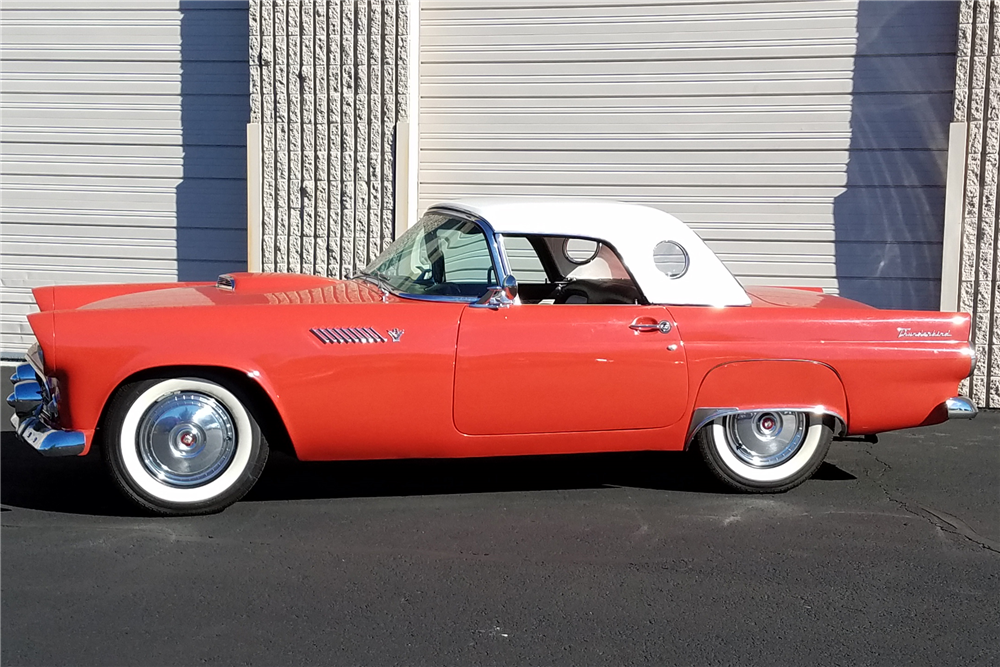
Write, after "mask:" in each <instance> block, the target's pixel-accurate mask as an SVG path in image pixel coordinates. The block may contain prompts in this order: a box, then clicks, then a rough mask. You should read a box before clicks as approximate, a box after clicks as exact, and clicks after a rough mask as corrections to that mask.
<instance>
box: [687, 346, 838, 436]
mask: <svg viewBox="0 0 1000 667" xmlns="http://www.w3.org/2000/svg"><path fill="white" fill-rule="evenodd" d="M778 409H786V410H801V411H803V412H806V411H807V412H812V413H815V414H825V415H830V416H832V417H834V418H835V419H836V420H837V421H838V422H839V424H838V425H837V428H836V429H835V432H836V431H845V432H846V429H847V423H848V422H847V417H848V414H847V394H846V393H845V391H844V385H843V383H842V382H841V380H840V377H839V376H838V375H837V373H836V371H834V370H833V369H832V368H831V367H829V366H827V365H826V364H822V363H819V362H816V361H805V360H764V359H761V360H750V361H734V362H731V363H727V364H722V365H720V366H716V367H715V368H713V369H712V370H711V371H709V372H708V373H707V374H706V375H705V378H704V379H703V380H702V383H701V387H699V389H698V397H697V398H696V399H695V404H694V411H693V412H692V416H691V423H690V425H689V427H688V437H687V442H688V443H690V442H691V439H692V438H694V436H695V434H696V433H697V432H698V430H699V429H700V428H701V427H702V426H704V425H705V424H707V423H709V422H710V421H712V420H713V419H716V418H718V417H721V416H722V415H725V414H732V413H734V412H743V411H751V410H778Z"/></svg>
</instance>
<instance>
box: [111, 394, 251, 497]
mask: <svg viewBox="0 0 1000 667" xmlns="http://www.w3.org/2000/svg"><path fill="white" fill-rule="evenodd" d="M267 453H268V447H267V442H266V441H265V440H264V438H263V436H262V434H261V430H260V427H259V426H258V424H257V421H256V420H255V419H254V417H253V414H252V413H251V412H250V410H249V409H248V408H247V407H246V402H245V401H244V400H241V398H240V397H239V396H238V395H237V393H234V392H233V391H230V390H229V389H227V388H226V387H224V386H222V385H221V384H218V383H216V382H212V381H211V380H207V379H204V378H196V377H184V378H161V379H156V380H144V381H140V382H135V383H132V384H129V385H125V386H123V387H121V388H120V389H119V391H118V392H117V393H116V395H115V397H114V399H113V400H112V404H111V407H110V410H109V412H108V419H107V422H106V428H105V441H104V457H105V460H106V462H107V464H108V468H109V469H110V471H111V474H112V476H113V477H114V479H115V481H116V482H117V483H118V485H119V486H120V487H121V488H122V490H123V491H124V492H125V494H126V495H127V496H128V497H129V498H131V499H132V500H133V501H135V502H136V503H138V504H139V505H141V506H142V507H144V508H146V509H148V510H151V511H153V512H156V513H158V514H171V515H184V514H208V513H211V512H218V511H220V510H222V509H225V508H226V507H228V506H229V505H231V504H233V503H234V502H236V501H237V500H239V499H240V498H242V497H243V496H244V495H245V494H246V493H247V491H249V490H250V488H251V487H252V486H253V485H254V483H255V482H256V481H257V478H258V477H260V474H261V472H262V471H263V469H264V463H265V462H266V461H267Z"/></svg>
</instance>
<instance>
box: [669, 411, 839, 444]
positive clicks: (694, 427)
mask: <svg viewBox="0 0 1000 667" xmlns="http://www.w3.org/2000/svg"><path fill="white" fill-rule="evenodd" d="M762 411H768V412H772V411H773V412H805V413H809V414H814V415H827V416H829V417H833V418H834V419H836V420H837V426H836V428H834V430H833V432H834V435H836V434H838V433H844V432H846V431H847V420H846V419H844V417H843V416H842V415H840V414H838V413H836V412H834V411H833V410H828V409H827V408H825V407H823V406H822V405H817V406H816V407H814V408H789V407H767V408H758V409H754V410H747V409H744V408H697V409H696V410H695V411H694V413H692V415H691V425H690V426H689V427H688V432H687V439H685V440H684V448H685V449H687V448H688V446H689V445H690V444H691V441H692V440H694V436H696V435H697V434H698V431H700V430H701V429H702V428H703V427H704V426H705V425H706V424H709V423H711V422H713V421H715V420H716V419H718V418H719V417H725V416H726V415H735V414H737V413H740V412H762Z"/></svg>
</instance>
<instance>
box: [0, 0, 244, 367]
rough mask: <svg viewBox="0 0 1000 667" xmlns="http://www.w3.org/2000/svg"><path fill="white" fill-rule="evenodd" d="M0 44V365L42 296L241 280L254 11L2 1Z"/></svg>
mask: <svg viewBox="0 0 1000 667" xmlns="http://www.w3.org/2000/svg"><path fill="white" fill-rule="evenodd" d="M2 31H3V33H2V52H0V53H2V75H0V77H2V78H0V82H2V86H3V100H2V114H3V115H2V132H3V134H2V141H3V146H2V149H3V171H2V179H3V182H2V191H0V195H2V202H0V205H2V208H0V216H2V224H3V247H2V250H0V252H2V276H0V279H2V288H0V299H2V311H3V313H2V319H0V334H2V338H0V350H2V351H3V353H5V354H12V353H17V352H20V351H23V350H24V349H25V348H26V347H27V345H28V344H29V343H30V342H31V340H32V338H31V333H30V330H29V329H28V327H27V323H26V322H25V319H24V316H25V314H26V313H28V312H30V311H31V310H32V309H33V302H32V299H31V294H30V292H29V289H30V288H31V287H34V286H36V285H44V284H53V283H99V282H148V281H160V280H164V281H172V280H177V279H180V280H210V279H214V278H215V276H217V275H218V274H219V273H220V272H224V271H229V270H234V269H239V268H245V266H246V123H247V121H248V118H249V73H248V64H247V53H248V32H247V3H246V1H245V0H244V1H242V2H191V1H181V2H178V1H177V0H174V1H173V2H162V1H158V0H156V1H146V2H121V1H113V0H111V1H109V0H103V1H101V2H97V1H93V0H86V1H82V0H77V1H75V2H73V1H68V0H67V1H58V0H31V1H30V2H29V1H27V0H5V2H4V3H3V10H2Z"/></svg>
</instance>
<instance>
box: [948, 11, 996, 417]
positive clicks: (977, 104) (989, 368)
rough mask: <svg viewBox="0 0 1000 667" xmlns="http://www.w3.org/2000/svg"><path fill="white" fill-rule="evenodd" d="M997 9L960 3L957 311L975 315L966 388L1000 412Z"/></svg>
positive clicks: (973, 317)
mask: <svg viewBox="0 0 1000 667" xmlns="http://www.w3.org/2000/svg"><path fill="white" fill-rule="evenodd" d="M998 45H1000V3H998V2H997V0H976V1H975V2H973V1H971V0H963V1H962V3H961V5H960V7H959V32H958V60H957V62H956V68H955V82H956V85H955V106H954V112H955V113H954V119H955V121H956V122H967V123H968V143H967V145H966V165H965V167H966V169H965V189H964V192H963V205H962V244H961V248H962V258H961V274H960V284H959V304H960V307H961V309H962V310H963V311H965V312H968V313H970V314H972V322H973V332H972V339H973V344H974V345H975V348H976V353H977V355H978V361H977V363H976V368H975V370H974V371H973V375H972V381H971V382H970V383H963V388H965V389H967V390H968V391H970V392H971V396H972V398H973V399H974V400H975V401H976V403H978V404H979V405H982V406H987V407H1000V314H998V309H1000V282H998V277H1000V238H998V237H1000V226H998V223H997V215H998V212H997V209H998V206H997V177H998V172H1000V57H998V55H997V46H998Z"/></svg>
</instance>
